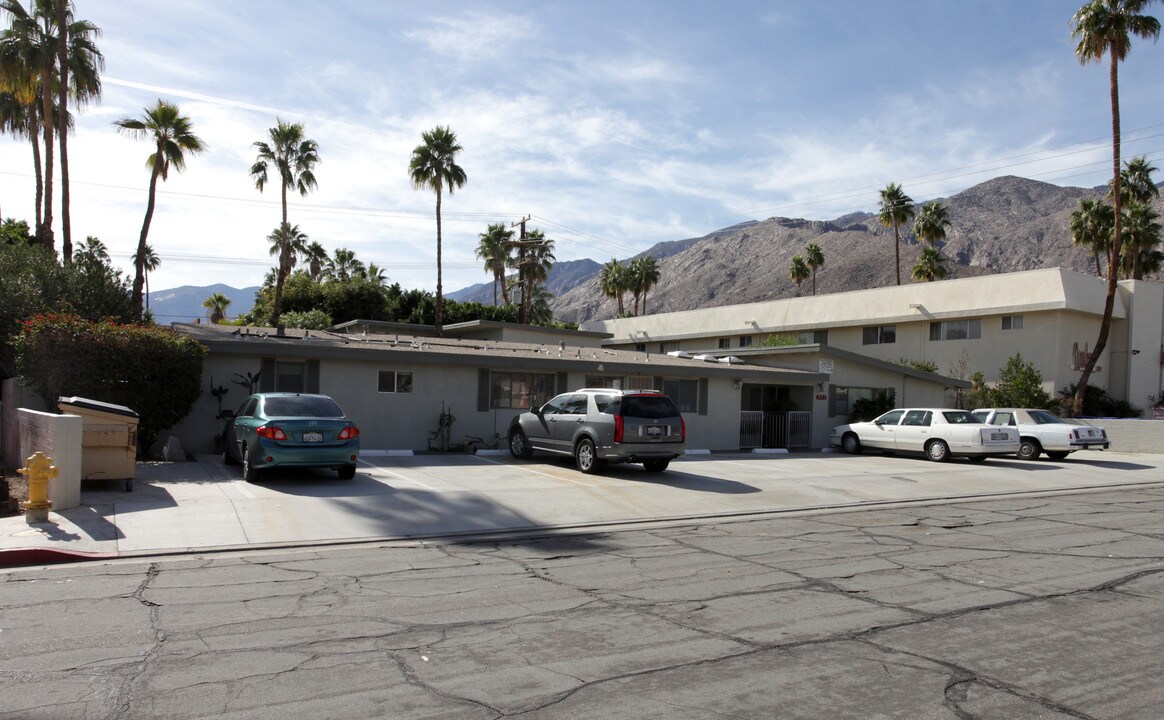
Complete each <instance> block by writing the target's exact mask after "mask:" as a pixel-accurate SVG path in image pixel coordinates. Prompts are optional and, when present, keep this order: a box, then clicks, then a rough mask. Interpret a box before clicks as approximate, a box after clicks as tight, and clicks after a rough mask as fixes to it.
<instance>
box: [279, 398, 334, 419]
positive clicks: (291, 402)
mask: <svg viewBox="0 0 1164 720" xmlns="http://www.w3.org/2000/svg"><path fill="white" fill-rule="evenodd" d="M263 413H264V414H266V415H267V417H343V416H344V411H343V410H340V406H339V405H337V404H336V402H335V400H332V399H331V398H329V397H324V396H322V395H298V396H294V397H270V398H267V399H266V400H264V401H263Z"/></svg>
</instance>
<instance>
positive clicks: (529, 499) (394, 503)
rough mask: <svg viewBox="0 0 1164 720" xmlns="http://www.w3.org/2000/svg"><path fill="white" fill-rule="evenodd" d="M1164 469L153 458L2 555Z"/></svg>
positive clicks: (897, 460) (1078, 484)
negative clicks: (660, 467)
mask: <svg viewBox="0 0 1164 720" xmlns="http://www.w3.org/2000/svg"><path fill="white" fill-rule="evenodd" d="M1161 480H1164V455H1137V454H1120V453H1112V452H1079V453H1076V454H1074V455H1072V456H1071V458H1070V459H1068V460H1065V461H1062V462H1053V461H1049V460H1045V461H1036V462H1028V461H1021V460H1018V459H1014V460H1009V459H1007V460H991V461H990V462H988V463H984V464H972V463H969V462H965V461H954V462H950V463H946V464H941V465H939V464H935V463H931V462H928V461H926V460H924V459H921V458H912V457H901V456H880V455H872V454H870V455H861V456H848V455H841V454H834V453H805V454H792V455H759V456H757V455H744V454H739V455H719V454H717V455H695V456H688V457H685V458H683V459H681V460H678V461H676V462H674V463H672V465H671V468H670V469H669V470H668V471H666V472H664V473H657V474H656V473H647V472H646V471H644V470H643V468H642V467H641V466H638V465H616V466H609V467H608V468H607V469H606V471H605V472H604V473H603V474H600V475H583V474H581V473H579V472H577V471H576V470H575V469H574V468H573V466H572V465H571V464H570V463H569V462H568V461H567V460H564V459H563V460H558V459H554V458H549V459H541V458H537V459H533V460H527V461H515V460H513V459H511V458H509V457H508V456H496V455H486V456H474V455H465V454H433V455H417V456H407V457H400V456H370V457H366V458H364V459H362V460H361V463H360V468H359V472H358V474H357V476H356V477H355V478H354V479H352V480H339V479H337V478H336V476H335V474H334V473H332V472H330V471H302V472H295V473H282V474H270V475H267V476H266V477H264V478H263V479H262V480H261V481H260V482H259V483H253V484H252V483H245V482H243V481H242V479H241V476H240V471H239V469H238V468H237V467H229V466H224V465H223V464H222V463H221V461H220V460H218V459H217V458H211V457H205V458H201V459H200V460H199V461H198V462H193V463H145V464H140V465H139V466H138V478H137V481H136V482H135V485H134V488H135V489H134V491H133V492H131V493H125V492H122V491H121V487H120V484H119V483H113V482H110V483H95V484H86V485H85V486H84V488H83V491H82V494H81V501H82V505H81V506H80V507H77V508H71V509H67V510H63V511H61V512H59V513H55V512H54V513H52V514H51V515H50V523H47V524H44V525H39V526H29V525H27V524H26V523H25V521H24V519H23V518H20V517H16V518H4V519H0V551H2V550H6V549H8V550H11V549H14V548H30V547H31V548H58V549H70V550H81V551H90V552H106V553H116V554H120V555H123V556H125V555H146V554H150V553H158V552H182V551H185V550H189V549H209V548H234V547H254V546H282V545H294V544H300V543H307V544H311V543H326V542H337V541H342V542H348V541H355V540H372V539H384V538H388V539H392V538H415V537H439V536H446V535H465V534H473V533H489V532H495V531H523V530H530V529H534V528H572V527H589V526H595V525H609V524H618V523H634V522H643V521H657V520H681V519H695V518H716V517H730V516H746V515H749V514H763V513H772V512H788V511H796V510H812V509H819V508H844V507H854V506H861V505H865V504H877V503H885V502H906V501H931V500H941V499H951V498H967V497H982V496H991V495H997V494H1014V493H1025V492H1037V491H1062V490H1071V489H1082V488H1093V487H1110V486H1118V485H1126V484H1137V483H1144V482H1158V481H1161Z"/></svg>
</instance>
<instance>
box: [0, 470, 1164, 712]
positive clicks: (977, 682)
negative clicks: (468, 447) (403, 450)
mask: <svg viewBox="0 0 1164 720" xmlns="http://www.w3.org/2000/svg"><path fill="white" fill-rule="evenodd" d="M835 459H836V458H827V459H823V460H822V462H821V463H811V465H812V466H814V467H816V466H832V465H834V463H833V460H835ZM873 460H874V462H873V463H871V464H870V467H872V468H880V470H879V471H878V472H879V473H880V475H879V474H878V472H874V473H873V474H872V476H873V477H874V480H872V481H873V482H877V481H878V480H877V479H876V478H878V477H880V479H881V480H886V479H893V481H894V482H903V480H902V479H913V478H912V472H913V468H918V467H926V468H929V467H932V466H929V465H926V464H924V463H923V464H922V465H909V464H902V463H900V462H898V461H893V462H889V463H880V462H878V460H879V459H876V458H873ZM724 462H727V463H732V465H728V466H726V467H732V468H734V469H733V470H732V471H731V472H732V473H733V474H735V475H737V476H740V477H741V478H742V477H744V476H748V477H747V479H741V480H738V481H736V482H739V483H741V484H743V485H748V486H752V487H756V486H761V485H762V484H763V478H764V477H773V476H774V475H775V474H778V473H777V472H776V471H778V470H779V469H781V468H788V467H791V465H789V464H786V463H784V462H783V461H768V460H766V461H761V462H756V463H745V464H744V466H743V467H737V466H735V465H734V464H735V463H737V462H738V461H737V460H735V459H728V460H725V461H724ZM1104 462H1112V459H1111V458H1107V459H1105V461H1104ZM1115 462H1117V463H1125V462H1130V461H1125V460H1116V461H1115ZM1132 464H1134V465H1137V466H1139V465H1144V463H1142V462H1135V463H1132ZM848 466H849V464H848V463H842V464H838V465H836V469H837V470H838V477H839V476H840V475H843V474H844V472H842V470H843V468H847V467H848ZM526 467H528V469H529V471H530V472H536V473H538V477H539V478H541V479H540V480H535V479H529V480H528V481H527V482H530V483H538V482H540V483H544V484H543V486H542V487H543V489H549V490H551V491H554V490H556V489H557V488H558V487H559V484H558V482H557V481H556V480H554V478H557V477H558V475H559V472H561V471H562V469H561V468H557V467H549V468H546V467H538V466H532V465H530V466H524V465H523V466H521V468H526ZM681 467H682V468H683V470H684V473H682V474H681V475H680V476H679V477H678V478H675V479H673V480H672V481H671V482H674V483H677V484H679V485H683V484H688V491H691V490H690V487H691V485H690V484H691V483H696V485H697V486H698V487H705V486H704V485H702V483H711V482H714V480H712V479H709V476H710V475H711V473H710V472H709V471H711V470H715V471H716V472H720V471H725V472H726V469H725V466H723V465H717V464H715V463H707V462H702V461H700V462H696V463H681ZM947 467H948V469H949V472H951V473H954V474H955V475H957V474H959V473H960V471H961V470H963V469H964V468H963V467H962V466H959V465H957V464H953V465H950V466H947ZM521 468H518V467H516V466H513V465H510V464H508V463H501V464H497V465H494V466H492V468H490V469H488V472H484V473H483V474H482V475H481V478H485V477H489V478H492V481H493V482H495V483H497V484H500V485H507V484H511V483H512V484H516V485H521V484H523V483H522V482H521V481H520V478H523V477H524V476H522V475H520V474H516V473H514V472H513V471H514V470H516V469H521ZM945 469H946V468H943V470H945ZM1085 469H1086V468H1083V467H1081V468H1080V470H1085ZM1112 469H1114V468H1112V467H1110V466H1107V467H1102V468H1098V469H1097V468H1092V472H1093V473H1095V472H1100V471H1105V470H1112ZM383 470H385V471H386V472H389V473H392V474H393V475H392V477H394V478H395V479H394V480H393V482H394V483H396V484H398V485H400V486H407V487H408V489H406V490H400V491H399V492H405V493H411V492H419V490H417V488H419V487H420V486H421V485H424V486H426V487H427V488H428V489H427V490H426V492H436V493H440V492H443V491H442V490H440V488H441V486H442V485H444V484H445V483H448V484H456V483H461V482H463V481H464V478H463V477H462V476H461V475H460V474H459V473H457V472H456V469H455V465H454V464H452V463H451V462H442V463H433V462H431V461H420V460H418V461H415V462H410V463H400V464H392V465H389V466H385V467H384V468H383ZM692 470H701V471H703V472H689V471H692ZM1123 471H1125V472H1127V473H1128V474H1129V475H1135V474H1136V473H1137V472H1138V471H1137V470H1136V469H1135V468H1133V467H1124V468H1123ZM1030 472H1032V473H1036V470H1031V471H1030ZM1148 472H1149V471H1148V470H1145V471H1144V473H1143V474H1145V475H1146V474H1148ZM1037 474H1038V475H1039V476H1040V477H1042V476H1048V475H1051V474H1055V471H1054V470H1053V469H1050V470H1038V471H1037ZM1058 474H1059V475H1063V476H1064V477H1066V475H1064V474H1062V473H1058ZM1085 474H1086V473H1085ZM1155 475H1156V480H1157V482H1155V483H1147V484H1130V485H1129V484H1125V485H1123V486H1122V487H1118V488H1112V489H1106V490H1092V491H1086V492H1060V493H1056V494H1043V495H1039V496H1031V495H1027V496H1010V497H1005V498H997V499H988V500H952V501H947V502H944V503H937V504H930V505H915V504H905V505H897V506H891V507H885V506H880V507H876V508H872V507H856V508H850V509H846V510H833V511H818V512H813V513H799V514H781V515H763V516H752V517H747V518H745V517H731V518H722V519H718V520H716V519H711V520H702V521H699V522H696V523H676V524H666V525H660V524H655V525H639V526H636V527H627V528H624V529H621V530H617V531H611V530H605V531H557V532H555V531H544V532H540V533H538V534H537V535H536V536H527V537H508V538H493V539H477V540H468V539H460V540H448V539H447V540H436V541H392V542H388V541H386V542H381V543H374V544H361V545H358V546H343V547H321V548H291V549H279V550H257V549H249V550H244V551H240V552H236V553H221V554H203V555H196V556H183V557H173V558H159V557H152V558H133V559H120V560H110V561H106V562H102V563H83V564H80V565H70V566H57V567H49V568H19V569H10V570H7V571H0V587H2V588H3V592H0V637H2V638H3V642H0V717H12V718H38V719H42V720H46V719H47V720H55V719H56V718H62V719H64V718H70V719H71V718H88V717H102V718H104V717H125V718H169V717H174V718H179V717H180V718H216V719H218V718H226V719H227V720H231V719H236V720H243V719H244V718H245V720H267V719H270V720H287V719H297V718H319V717H328V718H336V719H337V720H343V719H346V718H358V719H360V720H363V719H364V718H371V717H393V718H408V719H409V720H412V719H421V720H424V719H430V720H437V719H440V720H462V719H463V720H470V719H471V720H485V719H490V720H492V719H497V718H502V717H514V716H519V717H522V718H531V719H534V720H557V719H561V720H566V719H577V718H610V719H611V720H622V719H623V718H628V719H629V718H634V720H653V719H656V718H657V719H659V720H674V719H678V720H696V719H698V720H703V719H705V718H728V717H730V718H741V719H756V720H760V719H764V720H766V719H768V718H781V719H782V720H783V719H790V720H801V719H804V720H809V719H812V720H816V719H818V718H861V719H862V720H866V719H873V718H903V719H905V718H908V719H909V720H954V719H962V720H971V719H974V720H1013V719H1016V718H1021V719H1024V720H1025V719H1027V718H1031V719H1035V720H1067V719H1069V718H1070V719H1075V720H1080V719H1088V718H1092V719H1097V720H1098V719H1104V720H1107V719H1111V720H1117V719H1118V720H1139V719H1143V720H1148V719H1152V720H1154V719H1156V718H1159V717H1160V716H1161V714H1160V708H1161V702H1162V701H1164V684H1161V682H1160V677H1161V676H1162V675H1164V655H1162V654H1161V652H1160V648H1161V647H1162V646H1164V621H1162V618H1164V484H1162V483H1160V482H1159V480H1160V476H1159V473H1158V472H1156V473H1155ZM624 476H625V477H624ZM692 476H698V477H700V478H702V479H699V480H694V479H692ZM564 477H566V478H567V479H570V480H572V481H577V482H579V483H582V484H580V485H575V486H573V487H574V493H573V494H572V495H570V497H575V498H581V497H583V496H585V495H586V494H587V493H589V492H591V491H594V490H597V491H598V492H602V491H604V490H605V489H607V488H616V489H617V488H623V489H625V487H624V486H625V485H626V484H628V483H629V482H642V481H641V480H634V481H630V480H627V479H625V478H627V477H635V478H641V477H642V476H641V475H634V474H632V471H630V470H628V471H626V473H622V472H619V473H617V474H616V475H614V476H611V477H608V478H606V479H599V480H596V481H594V483H593V484H592V483H591V479H590V478H584V479H581V478H577V477H573V476H569V475H567V476H564ZM895 478H901V479H895ZM481 481H482V482H488V480H481ZM856 481H857V480H856V478H854V479H853V480H852V482H856ZM655 482H656V481H654V480H652V481H651V483H652V484H654V483H655ZM836 482H840V480H836ZM958 482H960V483H967V482H970V481H969V479H967V478H959V479H958ZM906 484H909V483H906ZM318 485H319V483H318V480H310V481H302V482H299V481H297V482H296V483H294V484H293V486H295V487H299V488H300V491H301V492H302V493H304V494H309V493H319V492H320V491H319V489H318ZM660 487H662V488H664V489H666V488H669V487H670V485H669V483H667V482H663V483H662V484H661V485H660ZM735 487H736V489H737V490H739V489H740V488H739V487H738V486H735ZM231 489H232V490H237V488H231ZM268 491H269V492H285V491H286V489H285V488H284V490H283V491H279V490H274V489H270V488H268ZM680 491H681V490H680V489H676V488H670V490H669V491H668V492H680ZM765 491H766V490H763V489H762V490H761V492H760V493H755V492H737V493H736V494H735V495H734V496H735V497H749V498H752V497H755V496H756V495H759V494H762V492H765ZM448 492H454V491H451V490H450V491H448ZM458 492H463V490H461V491H458ZM695 492H708V491H707V490H706V489H705V490H696V491H695ZM255 494H258V495H264V496H265V494H266V493H265V492H263V491H261V489H258V490H255ZM388 495H389V496H390V495H391V493H388ZM363 497H365V498H366V497H372V496H363ZM717 497H718V496H717ZM531 514H532V513H531Z"/></svg>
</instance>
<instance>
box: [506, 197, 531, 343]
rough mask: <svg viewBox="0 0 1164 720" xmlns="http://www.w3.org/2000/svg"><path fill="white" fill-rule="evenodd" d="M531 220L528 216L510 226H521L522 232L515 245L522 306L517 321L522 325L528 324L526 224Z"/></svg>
mask: <svg viewBox="0 0 1164 720" xmlns="http://www.w3.org/2000/svg"><path fill="white" fill-rule="evenodd" d="M529 219H530V216H529V215H526V216H525V217H523V218H522V219H521V220H518V221H517V222H515V223H512V224H511V225H510V226H509V227H511V228H512V227H515V226H518V225H520V226H521V232H520V234H519V235H518V238H517V242H515V243H514V245H517V286H518V287H519V288H521V304H520V305H518V306H517V321H518V322H519V323H521V324H522V325H525V324H526V312H525V307H526V298H525V296H526V290H525V248H526V245H528V243H527V242H526V241H525V224H526V222H528V221H529Z"/></svg>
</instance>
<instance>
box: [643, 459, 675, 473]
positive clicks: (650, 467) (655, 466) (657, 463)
mask: <svg viewBox="0 0 1164 720" xmlns="http://www.w3.org/2000/svg"><path fill="white" fill-rule="evenodd" d="M670 464H671V461H670V460H644V461H643V467H645V468H646V469H647V472H663V471H664V470H666V469H667V466H668V465H670Z"/></svg>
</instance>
